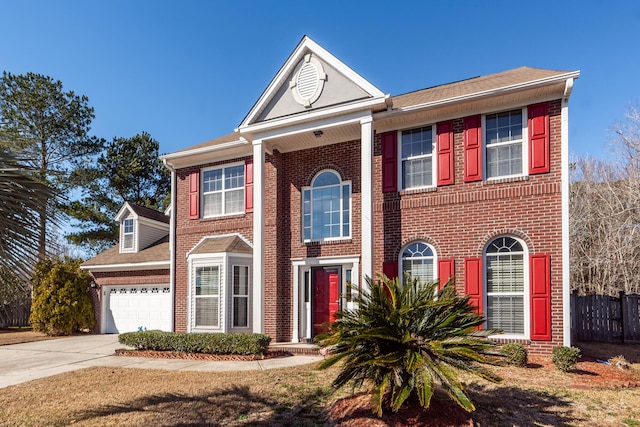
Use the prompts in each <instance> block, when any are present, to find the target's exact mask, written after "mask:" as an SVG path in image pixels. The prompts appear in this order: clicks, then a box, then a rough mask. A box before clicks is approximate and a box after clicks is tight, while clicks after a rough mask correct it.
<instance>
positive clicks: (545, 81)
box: [373, 71, 580, 120]
mask: <svg viewBox="0 0 640 427" xmlns="http://www.w3.org/2000/svg"><path fill="white" fill-rule="evenodd" d="M579 76H580V71H570V72H567V73H563V74H559V75H556V76H552V77H545V78H542V79H536V80H530V81H527V82H524V83H518V84H514V85H508V86H503V87H500V88H495V89H489V90H484V91H480V92H473V93H469V94H466V95H460V96H454V97H452V98H444V99H439V100H437V101H432V102H426V103H423V104H416V105H412V106H410V107H405V108H397V109H393V110H388V111H382V112H379V113H374V114H373V117H374V120H375V119H380V118H386V117H390V116H394V115H396V114H402V113H409V112H413V111H417V110H423V109H427V108H433V107H438V106H442V105H446V104H453V103H456V102H462V101H470V100H472V99H478V98H484V97H489V96H495V95H500V94H503V93H506V92H514V91H518V90H522V89H529V88H532V87H535V86H546V85H549V84H553V83H560V82H562V81H566V82H568V81H569V80H571V83H570V85H572V84H573V80H574V79H577V78H578V77H579ZM447 84H450V83H447ZM567 85H569V84H567ZM436 87H437V86H436ZM567 87H568V86H565V94H564V96H568V95H567V94H566V92H567ZM423 90H427V89H423ZM414 92H419V91H414ZM414 92H409V93H414ZM568 92H569V93H570V90H569V91H568ZM402 95H405V94H402ZM402 95H396V97H399V96H402Z"/></svg>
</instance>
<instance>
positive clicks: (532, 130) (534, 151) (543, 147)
mask: <svg viewBox="0 0 640 427" xmlns="http://www.w3.org/2000/svg"><path fill="white" fill-rule="evenodd" d="M527 115H528V127H529V129H528V132H529V174H531V175H534V174H538V173H547V172H549V170H550V165H549V163H550V154H549V150H550V146H549V145H550V143H549V103H548V102H544V103H542V104H536V105H530V106H529V109H528V113H527Z"/></svg>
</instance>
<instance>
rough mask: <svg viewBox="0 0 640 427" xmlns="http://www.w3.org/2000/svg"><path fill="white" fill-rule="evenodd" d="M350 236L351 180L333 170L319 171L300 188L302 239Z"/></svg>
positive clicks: (311, 239) (328, 238)
mask: <svg viewBox="0 0 640 427" xmlns="http://www.w3.org/2000/svg"><path fill="white" fill-rule="evenodd" d="M349 237H351V182H350V181H342V180H341V178H340V175H339V174H338V173H337V172H335V171H333V170H324V171H322V172H320V173H318V174H317V175H316V176H315V178H314V179H313V181H312V182H311V186H310V187H306V188H303V189H302V239H303V240H304V241H319V240H330V239H344V238H349Z"/></svg>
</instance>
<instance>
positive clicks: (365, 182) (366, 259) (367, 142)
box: [359, 116, 373, 284]
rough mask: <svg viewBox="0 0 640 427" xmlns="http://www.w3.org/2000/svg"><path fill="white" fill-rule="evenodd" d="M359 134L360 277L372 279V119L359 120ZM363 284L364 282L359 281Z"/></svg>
mask: <svg viewBox="0 0 640 427" xmlns="http://www.w3.org/2000/svg"><path fill="white" fill-rule="evenodd" d="M360 127H361V129H360V133H361V149H360V160H361V174H362V176H361V181H360V198H361V200H360V203H361V209H360V211H361V222H362V224H361V227H362V229H361V232H362V236H361V240H362V254H361V257H362V266H361V268H362V271H361V273H360V274H361V276H360V277H364V276H369V277H373V183H372V180H373V173H372V166H373V118H372V117H371V116H369V117H366V118H364V119H362V120H360ZM359 282H360V283H362V284H364V280H360V281H359Z"/></svg>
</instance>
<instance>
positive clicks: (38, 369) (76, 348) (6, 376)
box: [0, 335, 322, 388]
mask: <svg viewBox="0 0 640 427" xmlns="http://www.w3.org/2000/svg"><path fill="white" fill-rule="evenodd" d="M118 348H126V347H125V346H123V345H122V344H119V343H118V335H84V336H75V337H69V338H57V339H54V340H48V341H37V342H30V343H25V344H13V345H4V346H0V388H3V387H9V386H11V385H15V384H20V383H23V382H26V381H31V380H35V379H38V378H45V377H49V376H52V375H57V374H62V373H65V372H70V371H75V370H78V369H84V368H88V367H91V366H111V367H119V368H137V369H164V370H172V371H209V372H211V371H247V370H263V369H275V368H286V367H289V366H296V365H304V364H307V363H313V362H316V361H319V360H322V357H320V356H298V355H296V356H290V357H281V358H273V359H264V360H253V361H215V362H213V361H201V360H182V359H150V358H145V357H122V356H114V355H113V354H114V352H115V350H116V349H118Z"/></svg>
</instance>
